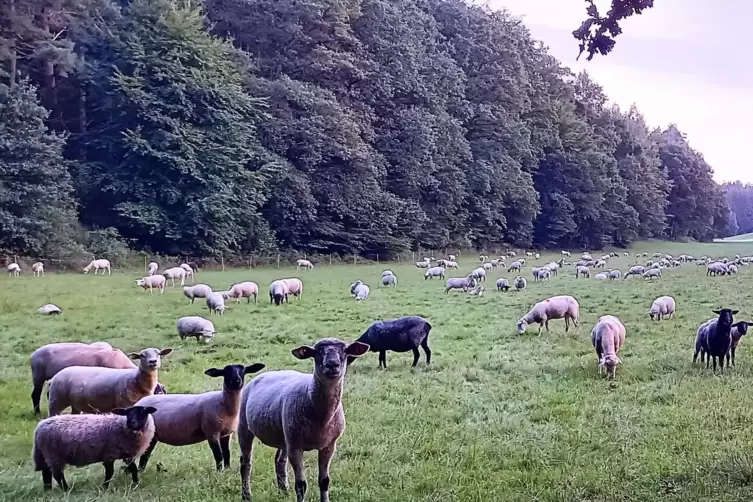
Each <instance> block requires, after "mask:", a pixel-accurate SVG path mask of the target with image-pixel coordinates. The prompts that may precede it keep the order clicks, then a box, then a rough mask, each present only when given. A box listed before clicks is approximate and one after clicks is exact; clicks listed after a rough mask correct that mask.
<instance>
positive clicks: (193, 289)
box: [163, 276, 212, 304]
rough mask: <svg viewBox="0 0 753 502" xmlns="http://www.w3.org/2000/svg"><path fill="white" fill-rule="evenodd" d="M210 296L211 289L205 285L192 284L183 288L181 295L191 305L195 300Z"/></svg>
mask: <svg viewBox="0 0 753 502" xmlns="http://www.w3.org/2000/svg"><path fill="white" fill-rule="evenodd" d="M163 277H164V276H163ZM211 294H212V288H211V287H210V286H208V285H206V284H194V285H193V286H184V287H183V295H184V296H185V297H186V298H188V299H189V300H190V303H191V304H193V302H194V301H196V299H197V298H206V297H207V296H209V295H211Z"/></svg>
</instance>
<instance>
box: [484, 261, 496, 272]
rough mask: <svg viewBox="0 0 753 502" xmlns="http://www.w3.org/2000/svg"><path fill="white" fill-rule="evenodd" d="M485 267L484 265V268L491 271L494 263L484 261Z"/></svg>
mask: <svg viewBox="0 0 753 502" xmlns="http://www.w3.org/2000/svg"><path fill="white" fill-rule="evenodd" d="M483 267H484V270H486V271H487V272H488V271H490V270H491V269H493V268H494V265H492V264H491V262H486V263H484V265H483Z"/></svg>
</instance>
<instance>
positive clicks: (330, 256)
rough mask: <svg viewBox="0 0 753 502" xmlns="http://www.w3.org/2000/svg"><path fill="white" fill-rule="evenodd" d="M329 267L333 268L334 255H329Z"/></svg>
mask: <svg viewBox="0 0 753 502" xmlns="http://www.w3.org/2000/svg"><path fill="white" fill-rule="evenodd" d="M329 266H330V267H331V266H332V253H330V254H329Z"/></svg>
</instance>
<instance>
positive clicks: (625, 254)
mask: <svg viewBox="0 0 753 502" xmlns="http://www.w3.org/2000/svg"><path fill="white" fill-rule="evenodd" d="M622 256H624V257H625V258H630V253H628V252H627V251H625V252H624V253H622Z"/></svg>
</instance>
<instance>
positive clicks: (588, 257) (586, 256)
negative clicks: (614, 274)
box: [580, 252, 593, 260]
mask: <svg viewBox="0 0 753 502" xmlns="http://www.w3.org/2000/svg"><path fill="white" fill-rule="evenodd" d="M580 259H581V260H593V256H591V253H588V252H586V253H583V254H581V255H580Z"/></svg>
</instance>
